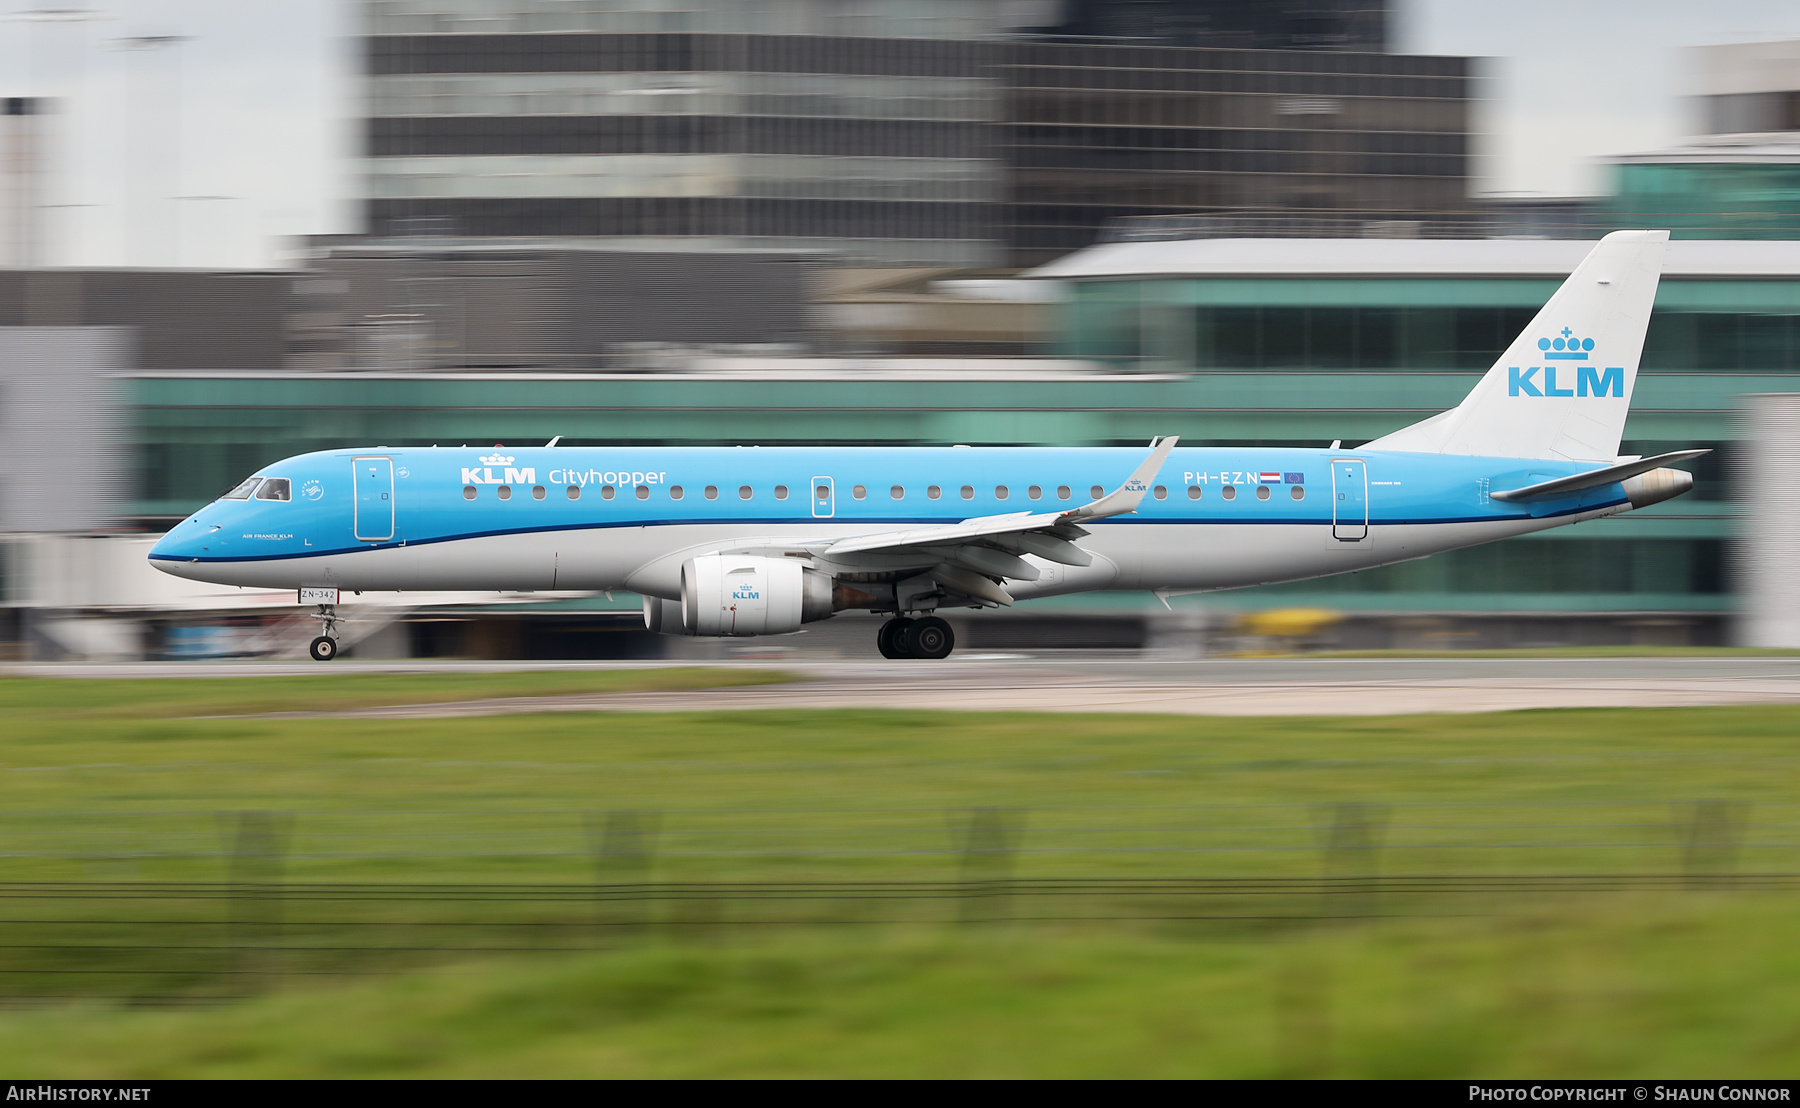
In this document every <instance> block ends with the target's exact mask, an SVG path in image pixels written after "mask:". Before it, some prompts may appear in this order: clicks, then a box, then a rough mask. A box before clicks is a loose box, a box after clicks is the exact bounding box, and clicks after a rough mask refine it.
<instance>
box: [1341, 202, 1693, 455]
mask: <svg viewBox="0 0 1800 1108" xmlns="http://www.w3.org/2000/svg"><path fill="white" fill-rule="evenodd" d="M1668 241H1669V232H1667V231H1614V232H1613V233H1612V234H1610V235H1607V236H1606V237H1605V238H1603V239H1601V240H1600V244H1599V245H1598V246H1595V247H1594V249H1593V251H1592V252H1591V253H1589V254H1588V256H1587V258H1586V259H1584V260H1583V261H1582V263H1581V264H1580V265H1579V266H1576V267H1575V272H1574V273H1571V274H1569V279H1568V280H1567V281H1564V282H1563V285H1562V288H1560V289H1557V290H1556V295H1555V296H1552V297H1551V298H1550V302H1549V303H1548V304H1545V305H1544V309H1543V311H1541V312H1539V313H1538V314H1537V317H1536V318H1535V319H1533V320H1532V321H1531V326H1530V327H1527V328H1526V329H1525V332H1524V333H1523V334H1521V335H1520V336H1519V337H1518V338H1516V339H1514V340H1513V344H1512V345H1511V346H1509V347H1507V348H1506V353H1505V354H1502V355H1501V356H1500V360H1499V361H1497V362H1495V363H1494V367H1493V368H1492V369H1490V370H1488V371H1487V376H1485V377H1483V378H1482V379H1481V382H1480V383H1479V384H1477V385H1476V386H1475V388H1474V390H1473V391H1472V392H1470V393H1469V395H1468V396H1467V397H1465V398H1464V399H1463V402H1462V403H1461V404H1458V405H1457V406H1456V407H1454V408H1452V409H1450V410H1449V411H1447V412H1443V413H1440V414H1438V415H1435V416H1432V417H1431V418H1430V419H1428V420H1425V421H1424V422H1423V423H1415V424H1413V425H1412V426H1411V427H1404V428H1402V429H1400V430H1398V431H1395V432H1394V433H1393V434H1391V435H1384V436H1383V437H1381V438H1379V439H1376V440H1375V441H1374V442H1371V443H1367V444H1365V445H1364V447H1363V449H1365V450H1404V451H1415V452H1418V453H1423V454H1481V455H1488V456H1492V457H1500V458H1568V459H1573V460H1580V461H1611V460H1612V459H1613V458H1614V457H1616V456H1617V455H1618V453H1619V436H1620V435H1621V434H1622V433H1623V432H1624V430H1625V416H1626V413H1628V412H1629V411H1630V410H1631V390H1632V388H1633V387H1634V386H1635V385H1636V384H1637V370H1638V358H1639V356H1640V355H1642V354H1643V351H1644V329H1645V328H1646V327H1648V326H1649V325H1650V307H1651V305H1652V304H1653V303H1654V302H1655V300H1656V285H1657V282H1658V281H1659V280H1660V279H1661V277H1662V257H1663V246H1664V245H1665V244H1666V243H1667V242H1668Z"/></svg>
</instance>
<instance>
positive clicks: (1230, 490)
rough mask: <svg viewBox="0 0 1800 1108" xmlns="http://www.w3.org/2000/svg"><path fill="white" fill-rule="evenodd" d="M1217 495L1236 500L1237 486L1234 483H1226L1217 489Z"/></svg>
mask: <svg viewBox="0 0 1800 1108" xmlns="http://www.w3.org/2000/svg"><path fill="white" fill-rule="evenodd" d="M1219 495H1220V496H1222V497H1224V498H1225V499H1227V500H1236V499H1237V486H1236V485H1226V486H1225V487H1224V488H1222V489H1220V490H1219Z"/></svg>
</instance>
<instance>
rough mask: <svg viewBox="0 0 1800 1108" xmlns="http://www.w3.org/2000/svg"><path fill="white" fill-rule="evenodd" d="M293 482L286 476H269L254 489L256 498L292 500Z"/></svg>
mask: <svg viewBox="0 0 1800 1108" xmlns="http://www.w3.org/2000/svg"><path fill="white" fill-rule="evenodd" d="M293 498H294V497H293V484H292V482H290V481H289V480H288V479H287V478H286V477H271V478H269V479H268V480H267V481H264V482H263V483H262V488H260V489H257V490H256V499H258V500H292V499H293Z"/></svg>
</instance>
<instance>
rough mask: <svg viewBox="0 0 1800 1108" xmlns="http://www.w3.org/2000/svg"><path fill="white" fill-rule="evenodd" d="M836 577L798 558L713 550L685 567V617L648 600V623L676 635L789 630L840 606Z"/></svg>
mask: <svg viewBox="0 0 1800 1108" xmlns="http://www.w3.org/2000/svg"><path fill="white" fill-rule="evenodd" d="M831 584H832V582H831V576H830V575H829V574H825V573H820V572H819V571H818V570H816V569H809V568H807V567H806V566H804V565H802V564H800V563H799V562H798V561H795V560H794V559H792V558H769V557H763V556H760V555H752V554H707V555H704V556H702V557H699V558H691V559H689V560H688V562H687V564H685V565H683V566H682V567H681V609H680V620H679V622H677V621H676V620H675V619H673V618H671V617H672V616H674V614H675V613H674V612H672V611H670V609H671V608H673V607H674V605H673V604H672V603H670V602H669V601H666V600H656V599H655V598H653V597H645V599H644V625H645V626H646V627H648V628H649V629H650V630H652V631H661V632H662V633H663V634H674V635H784V634H787V633H788V632H790V631H798V630H799V629H800V625H801V624H803V623H811V622H813V621H814V620H820V619H825V618H826V617H827V616H830V615H831V614H832V612H833V610H834V608H833V605H832V595H831Z"/></svg>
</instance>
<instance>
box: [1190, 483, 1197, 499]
mask: <svg viewBox="0 0 1800 1108" xmlns="http://www.w3.org/2000/svg"><path fill="white" fill-rule="evenodd" d="M1188 499H1189V500H1198V499H1200V486H1199V485H1189V486H1188Z"/></svg>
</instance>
